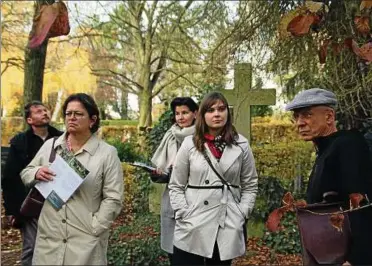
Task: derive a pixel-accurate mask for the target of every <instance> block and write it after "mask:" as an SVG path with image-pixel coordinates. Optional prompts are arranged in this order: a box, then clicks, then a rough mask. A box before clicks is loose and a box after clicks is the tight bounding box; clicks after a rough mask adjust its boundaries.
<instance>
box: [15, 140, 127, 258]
mask: <svg viewBox="0 0 372 266" xmlns="http://www.w3.org/2000/svg"><path fill="white" fill-rule="evenodd" d="M65 138H66V135H65V134H63V135H62V136H61V137H59V138H58V139H57V140H56V142H55V149H56V151H57V154H58V153H59V152H60V151H61V150H62V147H66V141H65ZM52 143H53V139H50V140H48V141H47V142H45V144H44V145H43V146H42V147H41V149H40V150H39V152H38V153H37V154H36V156H35V158H34V159H33V160H32V161H31V163H30V164H29V165H28V166H27V167H26V168H25V169H24V170H23V171H22V173H21V177H22V180H23V182H24V183H25V185H32V184H33V183H35V174H36V172H37V171H38V169H39V168H40V167H41V166H47V165H48V164H49V163H48V160H49V155H50V151H51V148H52ZM75 156H76V158H77V159H78V160H79V161H80V162H81V163H82V164H83V165H84V166H85V167H86V168H87V169H88V170H89V172H90V173H89V174H88V176H87V177H86V178H85V180H84V182H83V183H82V184H81V186H80V187H79V188H78V189H77V191H75V193H74V194H73V196H72V197H71V198H70V199H69V200H68V202H67V203H66V204H65V205H64V206H63V208H62V209H61V210H59V211H56V210H55V209H54V208H53V207H52V205H51V204H49V202H48V201H45V203H44V206H43V209H42V211H41V215H40V218H39V222H38V233H37V238H36V246H35V251H34V256H33V262H32V263H33V265H106V264H107V258H106V252H107V244H108V236H109V228H110V226H111V224H112V222H113V221H114V219H115V218H116V217H117V216H118V214H119V212H120V210H121V207H122V199H123V171H122V168H121V164H120V160H119V158H118V156H117V151H116V149H115V148H114V147H112V146H110V145H108V144H107V143H105V142H104V141H102V140H100V139H98V138H97V137H96V136H95V135H92V137H91V138H90V139H89V140H88V141H87V142H86V144H85V145H84V146H83V147H82V148H81V149H80V150H79V151H78V152H77V153H76V154H75Z"/></svg>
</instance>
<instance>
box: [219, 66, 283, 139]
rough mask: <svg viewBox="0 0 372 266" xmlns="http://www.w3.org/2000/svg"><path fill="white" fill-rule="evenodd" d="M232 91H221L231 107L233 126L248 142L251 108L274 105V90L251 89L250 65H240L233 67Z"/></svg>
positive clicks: (249, 137)
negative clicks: (253, 106)
mask: <svg viewBox="0 0 372 266" xmlns="http://www.w3.org/2000/svg"><path fill="white" fill-rule="evenodd" d="M234 87H235V88H234V89H232V90H222V93H223V94H224V96H225V97H226V99H227V101H228V103H229V105H230V106H232V107H233V124H234V126H235V128H236V130H237V131H238V133H240V134H242V135H243V136H244V137H246V138H247V139H248V140H249V141H250V139H251V106H252V105H275V103H276V90H275V89H252V65H251V64H249V63H240V64H236V65H235V66H234Z"/></svg>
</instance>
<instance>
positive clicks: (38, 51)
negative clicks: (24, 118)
mask: <svg viewBox="0 0 372 266" xmlns="http://www.w3.org/2000/svg"><path fill="white" fill-rule="evenodd" d="M47 47H48V39H46V40H45V41H44V42H43V43H42V44H41V45H40V46H39V47H37V48H34V49H29V48H26V51H25V75H24V86H23V90H24V98H25V99H24V102H25V104H27V103H28V102H30V101H32V100H38V101H42V97H43V83H44V69H45V59H46V55H47Z"/></svg>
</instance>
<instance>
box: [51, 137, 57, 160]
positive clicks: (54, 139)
mask: <svg viewBox="0 0 372 266" xmlns="http://www.w3.org/2000/svg"><path fill="white" fill-rule="evenodd" d="M56 139H58V137H54V138H53V144H52V150H51V151H50V155H49V162H50V163H52V162H54V160H55V159H56V150H55V149H54V143H55V142H56Z"/></svg>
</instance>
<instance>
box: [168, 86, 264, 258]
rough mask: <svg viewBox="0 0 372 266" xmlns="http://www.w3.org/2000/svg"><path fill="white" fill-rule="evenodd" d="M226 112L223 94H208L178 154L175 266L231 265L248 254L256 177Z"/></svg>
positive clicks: (173, 183) (173, 187)
mask: <svg viewBox="0 0 372 266" xmlns="http://www.w3.org/2000/svg"><path fill="white" fill-rule="evenodd" d="M228 106H229V105H228V103H227V101H226V99H225V97H224V96H223V95H222V94H221V93H219V92H212V93H209V94H207V95H206V96H205V97H204V99H203V101H202V103H201V105H200V108H199V112H198V115H197V119H196V125H195V134H194V136H193V137H192V136H189V137H186V138H185V140H184V141H183V143H182V145H181V148H180V149H179V151H178V153H177V157H176V160H175V164H174V167H173V172H172V177H171V179H170V182H169V189H170V192H169V194H170V201H171V205H172V208H173V210H174V211H175V219H176V227H175V231H174V240H173V244H174V248H173V250H174V253H173V264H172V265H231V261H232V259H234V258H236V257H239V256H242V255H244V254H245V241H244V235H243V224H244V223H245V220H246V219H248V217H249V214H250V213H251V211H252V209H253V206H254V203H255V199H256V194H257V173H256V168H255V162H254V158H253V154H252V151H251V148H250V146H249V143H248V141H247V139H246V138H244V137H243V136H242V135H239V134H238V133H237V132H236V130H235V128H234V126H233V125H232V122H231V115H230V110H229V107H228Z"/></svg>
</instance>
